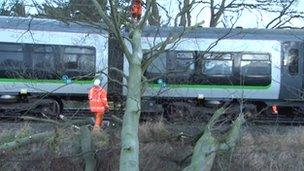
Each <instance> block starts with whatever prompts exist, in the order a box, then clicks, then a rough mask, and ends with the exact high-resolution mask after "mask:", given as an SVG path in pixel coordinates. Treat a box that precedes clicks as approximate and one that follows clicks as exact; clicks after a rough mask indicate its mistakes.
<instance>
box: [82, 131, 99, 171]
mask: <svg viewBox="0 0 304 171" xmlns="http://www.w3.org/2000/svg"><path fill="white" fill-rule="evenodd" d="M80 142H81V151H82V154H83V159H84V161H85V171H94V170H95V166H96V160H95V158H94V153H93V149H92V136H91V132H90V130H89V128H88V127H86V126H82V127H80Z"/></svg>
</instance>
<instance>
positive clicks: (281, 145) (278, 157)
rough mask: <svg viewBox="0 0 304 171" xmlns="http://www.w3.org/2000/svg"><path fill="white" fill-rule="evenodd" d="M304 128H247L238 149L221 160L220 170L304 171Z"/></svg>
mask: <svg viewBox="0 0 304 171" xmlns="http://www.w3.org/2000/svg"><path fill="white" fill-rule="evenodd" d="M303 159H304V127H289V126H255V127H247V128H245V130H244V132H243V135H242V137H241V139H240V141H239V142H238V145H237V148H235V150H233V151H232V152H230V153H226V154H225V155H223V156H220V157H218V160H217V164H216V165H217V166H219V167H216V170H218V169H221V168H226V169H227V168H229V169H227V170H244V169H245V170H247V169H250V170H303V169H304V167H303V166H304V160H303Z"/></svg>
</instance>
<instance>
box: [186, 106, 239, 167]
mask: <svg viewBox="0 0 304 171" xmlns="http://www.w3.org/2000/svg"><path fill="white" fill-rule="evenodd" d="M223 112H224V110H223V109H222V108H221V109H219V110H218V111H217V112H215V114H214V115H213V116H212V118H211V119H210V121H209V123H208V125H207V127H206V128H207V129H205V132H204V134H203V135H202V137H201V138H200V139H199V140H198V141H197V143H196V145H195V147H194V152H193V155H192V159H191V164H190V165H189V166H188V167H186V168H185V169H184V171H210V170H211V169H212V166H213V162H214V159H215V156H216V153H217V151H218V150H229V149H231V148H233V147H234V146H235V144H236V142H237V139H238V137H239V135H240V132H241V129H242V124H243V123H244V122H245V119H244V115H243V114H240V115H239V116H238V118H237V119H236V120H235V121H234V123H233V125H232V128H231V129H230V131H229V132H228V134H227V136H226V137H225V139H224V140H223V141H222V142H220V141H218V140H217V139H216V138H215V137H213V136H212V133H211V127H212V126H213V123H214V121H215V120H217V119H218V118H219V116H221V114H222V113H223Z"/></svg>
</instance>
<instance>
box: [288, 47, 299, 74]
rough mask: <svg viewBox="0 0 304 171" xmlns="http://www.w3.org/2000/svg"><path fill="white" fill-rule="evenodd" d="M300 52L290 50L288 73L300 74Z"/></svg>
mask: <svg viewBox="0 0 304 171" xmlns="http://www.w3.org/2000/svg"><path fill="white" fill-rule="evenodd" d="M298 63H299V50H298V49H290V50H289V52H288V60H287V64H288V71H289V73H290V74H291V75H295V74H297V73H298V72H299V70H298V68H299V66H298V65H299V64H298Z"/></svg>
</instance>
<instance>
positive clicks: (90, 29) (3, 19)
mask: <svg viewBox="0 0 304 171" xmlns="http://www.w3.org/2000/svg"><path fill="white" fill-rule="evenodd" d="M0 28H2V29H20V30H42V31H58V32H72V33H97V34H106V33H107V32H106V31H105V30H106V29H105V28H106V27H104V28H101V29H100V28H96V27H94V26H92V25H90V24H86V23H81V22H77V23H76V22H63V21H58V20H54V19H42V18H32V17H27V18H25V17H11V16H9V17H8V16H0ZM125 30H126V29H125ZM126 34H128V33H126ZM170 35H182V37H185V38H216V39H219V38H220V39H221V38H222V39H261V40H282V41H304V29H247V28H233V29H231V28H206V27H198V28H195V29H192V30H186V29H185V28H184V27H155V26H147V27H146V28H145V29H144V31H143V36H144V37H155V36H161V37H168V36H170Z"/></svg>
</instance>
